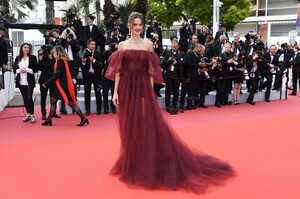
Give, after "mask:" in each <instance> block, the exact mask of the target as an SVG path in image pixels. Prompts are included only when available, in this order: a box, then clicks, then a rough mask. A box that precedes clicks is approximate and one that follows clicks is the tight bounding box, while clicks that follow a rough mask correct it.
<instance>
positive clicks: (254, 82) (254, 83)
mask: <svg viewBox="0 0 300 199" xmlns="http://www.w3.org/2000/svg"><path fill="white" fill-rule="evenodd" d="M258 81H259V79H258V77H256V76H255V77H254V78H250V85H251V88H250V93H249V96H248V98H247V102H253V99H254V95H255V93H256V91H257V88H258Z"/></svg>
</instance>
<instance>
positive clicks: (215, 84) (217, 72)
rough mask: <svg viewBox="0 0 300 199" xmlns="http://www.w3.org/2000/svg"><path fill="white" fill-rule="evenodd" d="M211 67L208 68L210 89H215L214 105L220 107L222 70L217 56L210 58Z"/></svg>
mask: <svg viewBox="0 0 300 199" xmlns="http://www.w3.org/2000/svg"><path fill="white" fill-rule="evenodd" d="M210 64H211V68H210V69H209V70H208V74H209V76H210V77H211V78H210V86H211V90H216V100H215V106H216V107H218V108H221V107H222V106H221V100H222V99H221V97H222V96H221V94H222V82H221V79H222V70H221V67H220V64H219V63H218V58H217V57H211V58H210Z"/></svg>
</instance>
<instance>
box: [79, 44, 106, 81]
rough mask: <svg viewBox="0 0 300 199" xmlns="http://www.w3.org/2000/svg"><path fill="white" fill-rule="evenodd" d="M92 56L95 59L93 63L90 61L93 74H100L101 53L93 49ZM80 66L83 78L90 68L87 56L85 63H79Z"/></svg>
mask: <svg viewBox="0 0 300 199" xmlns="http://www.w3.org/2000/svg"><path fill="white" fill-rule="evenodd" d="M93 57H94V59H95V60H96V61H95V63H92V67H93V69H94V74H98V75H100V74H101V71H102V68H103V66H102V54H101V53H100V52H98V51H96V50H95V51H94V53H93ZM80 66H81V68H82V74H83V78H85V77H86V76H88V74H89V69H90V59H89V58H88V59H87V61H86V63H85V64H83V63H81V65H80Z"/></svg>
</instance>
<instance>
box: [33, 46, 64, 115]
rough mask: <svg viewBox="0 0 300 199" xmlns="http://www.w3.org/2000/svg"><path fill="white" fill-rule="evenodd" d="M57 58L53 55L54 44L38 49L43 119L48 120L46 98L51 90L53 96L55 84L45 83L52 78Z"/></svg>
mask: <svg viewBox="0 0 300 199" xmlns="http://www.w3.org/2000/svg"><path fill="white" fill-rule="evenodd" d="M54 64H55V58H54V57H53V56H52V45H51V44H48V45H44V46H42V48H41V49H40V50H39V51H38V70H39V71H41V74H40V78H39V84H40V93H41V112H42V120H46V113H47V111H46V99H47V94H48V91H49V92H50V98H51V97H52V94H53V91H54V88H55V85H54V84H53V85H52V86H50V87H47V88H45V87H44V86H42V85H43V83H45V82H46V81H47V80H48V79H50V78H51V77H52V75H53V72H54V68H53V66H54ZM53 117H56V118H60V116H59V115H57V114H56V113H54V115H53Z"/></svg>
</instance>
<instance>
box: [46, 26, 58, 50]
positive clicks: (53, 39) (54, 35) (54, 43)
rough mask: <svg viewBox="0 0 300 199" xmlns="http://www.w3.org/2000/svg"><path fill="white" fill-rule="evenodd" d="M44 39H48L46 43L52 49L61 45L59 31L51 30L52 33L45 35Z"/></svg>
mask: <svg viewBox="0 0 300 199" xmlns="http://www.w3.org/2000/svg"><path fill="white" fill-rule="evenodd" d="M45 38H49V39H48V41H49V43H50V44H51V45H52V47H54V46H58V45H61V41H62V40H61V38H60V30H59V29H53V30H52V33H50V34H47V35H46V36H45Z"/></svg>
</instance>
